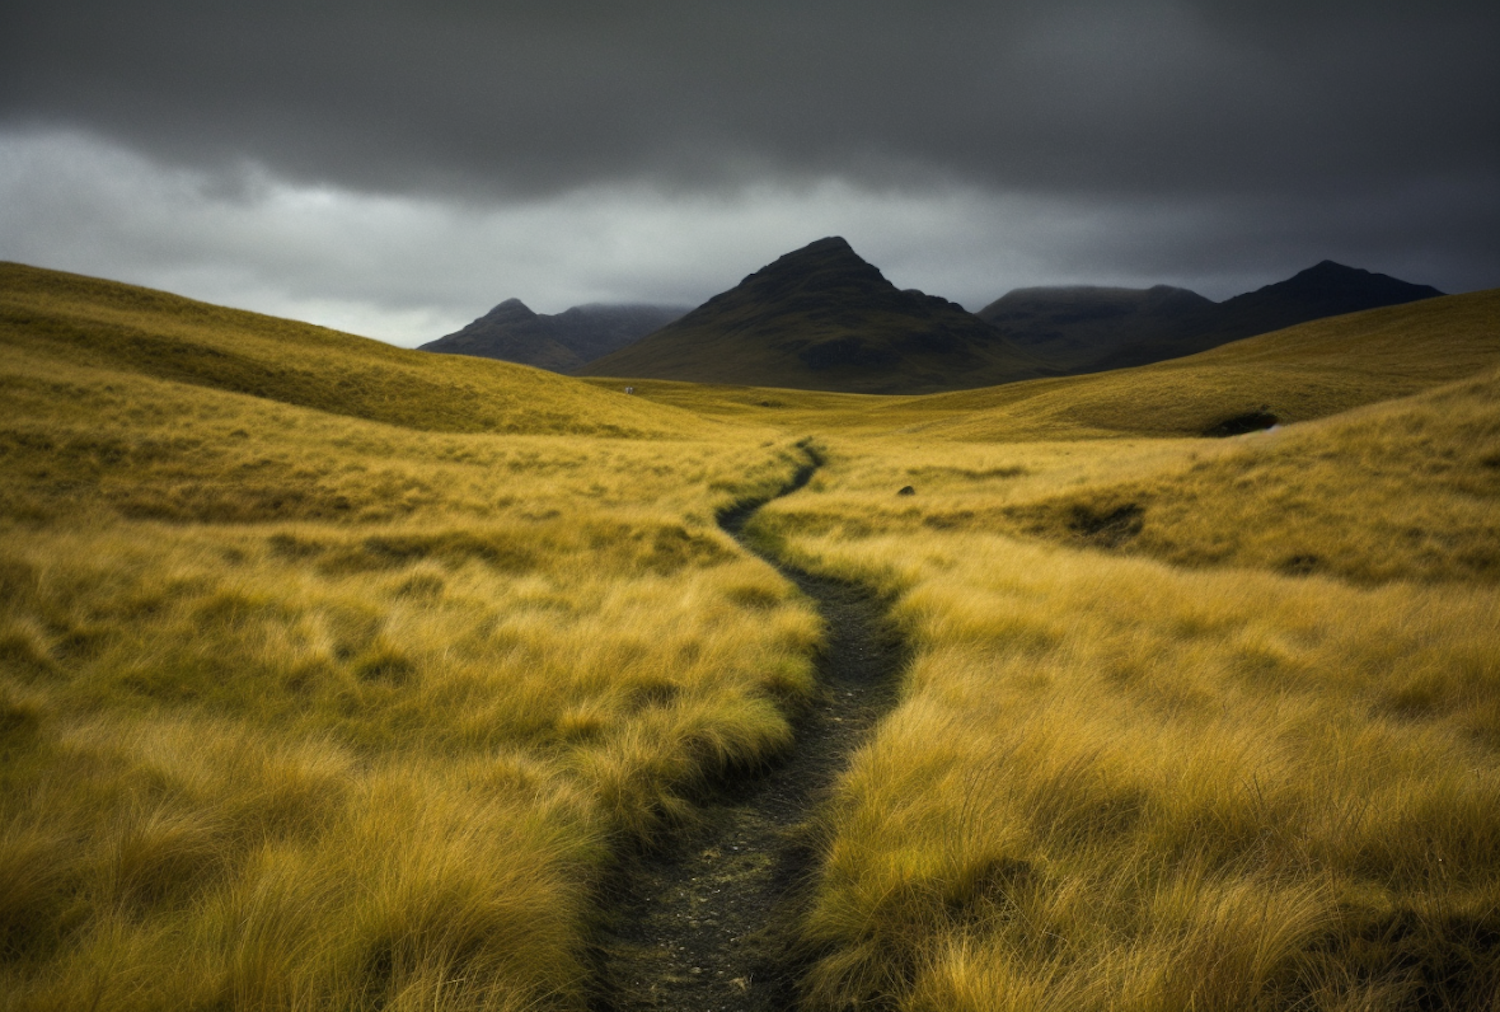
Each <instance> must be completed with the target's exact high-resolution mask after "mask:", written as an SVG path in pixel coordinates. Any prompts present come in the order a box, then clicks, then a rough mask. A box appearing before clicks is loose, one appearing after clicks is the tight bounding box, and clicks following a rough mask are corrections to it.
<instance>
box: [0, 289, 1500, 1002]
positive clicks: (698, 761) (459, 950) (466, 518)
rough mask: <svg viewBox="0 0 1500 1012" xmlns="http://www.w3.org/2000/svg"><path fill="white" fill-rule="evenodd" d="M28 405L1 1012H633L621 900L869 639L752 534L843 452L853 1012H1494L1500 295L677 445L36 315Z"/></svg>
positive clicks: (845, 949) (839, 534)
mask: <svg viewBox="0 0 1500 1012" xmlns="http://www.w3.org/2000/svg"><path fill="white" fill-rule="evenodd" d="M0 366H3V368H0V387H3V390H4V398H3V399H0V468H3V471H0V476H3V481H0V755H3V761H0V782H3V794H0V1007H3V1008H13V1009H77V1008H97V1009H199V1008H237V1009H257V1010H258V1009H313V1008H318V1009H322V1008H355V1009H364V1008H367V1009H375V1008H383V1009H481V1008H484V1009H517V1010H519V1009H535V1008H556V1009H583V1008H585V1007H587V1005H588V1003H589V1000H590V974H591V967H590V963H589V957H588V945H589V943H590V940H591V938H592V937H593V935H594V931H595V927H596V925H597V924H598V922H599V918H600V917H601V916H602V915H603V912H602V911H601V910H600V908H599V905H598V904H599V896H600V894H599V892H598V886H599V883H600V882H601V881H602V880H603V879H604V878H605V877H606V876H607V875H608V874H609V872H610V869H611V867H612V866H613V863H614V862H615V861H616V860H617V859H618V858H619V857H620V856H621V855H624V854H627V853H628V852H629V851H630V850H631V849H632V848H635V847H638V846H641V845H643V844H645V845H649V844H650V843H652V842H653V841H658V840H661V839H663V838H664V837H665V836H667V835H669V834H670V833H671V831H672V829H673V827H674V826H677V825H680V824H681V823H683V822H685V821H689V820H691V819H692V818H693V811H694V800H695V797H696V796H697V792H698V791H699V790H700V789H701V788H702V786H703V785H705V784H708V783H711V782H713V781H715V780H716V779H719V778H723V777H732V776H735V775H736V774H737V773H740V772H742V771H744V770H747V769H750V768H753V767H755V766H757V765H759V764H762V763H765V762H767V761H769V760H771V759H772V758H773V757H774V756H775V755H776V754H777V753H778V752H780V751H782V750H784V749H787V748H789V747H792V746H793V742H792V740H791V732H790V723H789V718H790V717H791V716H792V715H794V713H795V711H796V709H797V708H798V706H799V705H802V703H803V702H804V701H805V700H807V699H808V698H810V696H811V694H812V692H813V690H814V680H813V670H814V660H815V657H816V654H817V651H818V648H819V645H820V643H821V642H822V637H823V631H822V629H821V627H820V623H819V620H818V618H817V616H816V614H815V613H814V612H813V611H812V610H811V608H810V606H809V605H808V604H807V603H806V602H805V601H803V600H802V599H801V598H800V596H799V595H798V594H797V593H796V592H795V590H794V589H793V588H792V587H791V586H790V585H789V584H788V583H786V582H785V581H784V580H782V578H781V577H779V576H778V575H777V574H776V573H775V572H774V571H773V570H772V569H771V568H769V567H768V566H766V565H765V564H764V563H762V562H760V561H758V560H756V559H754V558H752V557H751V556H749V555H748V554H746V553H745V552H744V551H743V550H741V549H740V548H739V547H738V546H737V545H736V544H735V543H734V542H733V541H731V540H730V539H729V538H728V537H727V536H725V535H724V534H723V533H722V532H721V531H719V529H718V528H717V526H716V525H715V522H714V517H715V513H716V511H717V510H718V509H720V508H722V507H724V506H726V505H728V504H730V503H732V502H734V501H736V500H739V499H744V498H747V497H754V496H762V495H767V494H770V493H771V492H772V491H774V490H775V489H776V488H777V487H779V486H780V484H781V483H782V481H783V480H784V479H785V478H786V477H787V476H788V475H789V474H790V472H791V471H792V469H793V468H794V467H795V466H796V465H797V464H798V463H800V462H801V461H802V459H803V456H802V453H801V451H800V449H799V447H798V444H799V443H800V442H802V441H804V440H806V439H808V438H811V439H814V440H816V445H817V447H818V449H819V452H820V454H821V455H822V456H823V457H825V458H826V459H827V465H826V466H825V467H824V468H823V470H822V471H820V472H819V473H818V475H817V476H816V477H815V478H814V479H813V481H812V483H811V484H810V485H809V487H808V488H806V489H805V490H803V491H801V492H798V493H796V494H795V495H793V496H789V497H787V498H785V499H781V500H777V501H775V502H773V503H772V504H771V505H769V506H768V507H766V508H765V509H764V510H763V511H762V513H761V514H760V515H759V516H758V518H757V519H756V520H755V521H754V522H753V533H754V535H755V536H756V537H757V538H758V539H759V540H760V542H761V543H763V544H765V545H768V546H771V547H773V548H774V549H775V550H776V551H778V552H780V553H783V554H784V555H785V556H786V557H788V558H789V559H792V560H795V561H797V562H798V563H799V564H802V565H805V566H808V567H810V568H815V569H818V570H821V571H825V572H832V573H837V574H840V575H843V576H845V577H847V578H849V579H853V580H859V581H863V582H867V583H871V584H875V585H878V586H879V587H881V588H882V589H884V590H887V591H889V592H890V593H892V594H893V595H896V596H897V604H896V605H895V609H894V612H893V616H892V617H893V621H894V622H895V623H896V624H897V625H898V626H899V628H900V629H902V630H903V631H904V633H905V635H906V636H907V638H908V640H909V641H910V643H911V645H912V646H913V648H914V660H913V663H912V666H911V669H910V671H909V673H908V676H907V678H906V681H905V682H904V685H903V690H902V701H901V703H900V705H899V706H898V707H897V709H896V710H895V711H894V712H893V713H892V714H891V715H890V716H889V717H888V718H886V720H885V721H884V722H883V723H882V724H881V725H880V727H879V728H878V729H877V732H876V734H875V735H874V737H873V738H872V739H871V740H870V741H869V743H868V744H867V745H866V746H865V747H864V748H863V749H862V750H861V751H860V752H858V753H857V754H856V755H855V756H854V758H853V761H852V764H851V766H850V768H849V770H848V771H847V773H846V774H845V775H844V777H843V778H842V780H841V781H840V783H839V786H838V788H837V790H836V793H835V795H834V797H833V798H831V799H830V801H829V803H828V804H827V806H825V808H824V810H823V811H822V813H821V814H820V816H819V818H818V823H817V826H816V828H815V832H816V837H817V839H818V840H819V841H820V843H821V852H820V853H821V863H820V866H819V868H818V871H817V875H816V879H815V882H814V885H813V889H814V891H813V898H812V903H811V906H810V907H809V909H808V912H807V914H806V917H805V918H804V920H803V922H802V923H801V924H800V925H799V929H798V930H799V931H800V934H801V938H800V944H801V946H802V949H803V951H804V952H806V953H807V954H808V955H809V958H810V959H811V960H812V962H811V970H810V974H809V977H808V979H807V982H806V993H807V995H808V999H809V1003H810V1004H811V1005H812V1006H813V1007H817V1008H850V1007H877V1008H878V1007H890V1008H899V1009H904V1010H938V1009H973V1010H1001V1009H1014V1010H1032V1009H1086V1010H1087V1009H1098V1010H1105V1009H1120V1010H1124V1009H1130V1010H1136V1009H1139V1010H1174V1009H1292V1008H1296V1009H1327V1010H1356V1009H1370V1010H1374V1009H1430V1008H1437V1009H1453V1010H1461V1009H1482V1008H1485V1007H1487V1006H1489V1005H1494V1004H1496V1003H1500V535H1497V533H1496V532H1497V528H1500V506H1497V502H1500V292H1490V293H1478V294H1475V295H1468V296H1454V297H1448V298H1444V299H1438V300H1433V301H1431V302H1428V303H1418V304H1413V305H1408V306H1401V307H1394V308H1391V309H1383V310H1375V311H1372V312H1369V313H1363V314H1357V315H1355V316H1351V317H1343V318H1338V319H1335V320H1328V321H1321V322H1319V323H1315V324H1308V325H1304V326H1303V327H1299V328H1293V329H1291V330H1288V331H1283V332H1280V333H1278V334H1273V335H1265V336H1263V337H1260V338H1252V339H1250V340H1249V341H1245V342H1239V343H1237V344H1235V345H1231V346H1226V347H1224V348H1221V349H1217V350H1215V351H1212V352H1208V353H1205V354H1203V355H1199V356H1194V357H1192V358H1189V359H1183V360H1178V361H1176V362H1169V363H1160V364H1158V365H1155V366H1149V367H1145V368H1142V369H1136V370H1129V371H1124V372H1119V373H1109V374H1102V375H1099V376H1086V377H1075V378H1070V379H1066V380H1042V381H1034V382H1030V383H1024V384H1015V385H1012V386H1007V387H1001V388H995V389H993V390H981V391H966V392H963V393H960V394H946V395H938V396H933V397H926V398H880V397H868V396H858V395H830V394H818V393H807V392H800V391H784V390H754V389H750V388H735V387H710V386H694V385H690V384H678V383H664V382H640V383H636V384H635V386H636V388H637V390H638V395H637V396H634V397H630V396H626V395H624V394H623V393H621V392H619V387H620V386H622V385H623V384H622V383H619V382H611V381H607V380H589V381H581V380H573V379H568V378H564V377H560V376H554V375H551V374H548V373H543V372H539V371H536V370H532V369H528V368H524V367H520V366H511V365H507V364H505V363H501V362H495V361H490V360H481V359H465V358H460V357H453V356H440V355H430V354H423V353H417V352H407V351H402V350H399V349H393V348H390V347H387V346H384V345H381V344H378V343H376V342H372V341H366V340H363V339H359V338H354V337H351V336H348V335H342V334H337V333H334V332H331V331H327V330H322V329H320V328H315V327H310V326H306V325H302V324H296V323H291V322H288V321H282V320H274V319H271V318H267V317H261V316H256V315H254V314H249V313H242V312H237V311H232V310H226V309H220V308H216V307H211V306H205V305H203V304H200V303H194V302H191V301H189V300H185V299H178V298H175V297H173V296H168V295H164V294H162V293H155V292H147V291H145V290H142V289H137V288H132V287H129V286H124V285H116V284H112V283H109V282H101V281H95V280H92V279H86V278H78V277H74V276H70V275H61V274H56V273H54V272H48V271H41V270H37V269H33V268H25V267H20V266H17V265H3V266H0ZM1261 406H1268V407H1269V408H1270V409H1271V410H1273V411H1275V413H1277V414H1278V416H1280V417H1282V418H1283V419H1284V420H1285V421H1288V422H1292V423H1295V424H1289V425H1286V426H1284V427H1282V428H1279V429H1278V430H1276V431H1273V432H1268V433H1257V434H1251V435H1247V436H1241V437H1235V438H1232V439H1226V440H1213V439H1204V438H1200V437H1198V436H1197V433H1200V432H1202V431H1204V430H1205V429H1207V428H1209V427H1211V426H1212V425H1214V424H1215V423H1217V422H1218V421H1221V420H1223V419H1224V418H1227V417H1231V416H1233V415H1235V414H1239V413H1243V412H1245V411H1252V410H1256V409H1257V408H1259V407H1261ZM906 485H911V486H913V487H914V488H915V489H916V494H915V495H911V496H898V495H896V492H897V490H898V489H900V488H901V487H903V486H906Z"/></svg>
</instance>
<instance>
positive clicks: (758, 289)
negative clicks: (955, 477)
mask: <svg viewBox="0 0 1500 1012" xmlns="http://www.w3.org/2000/svg"><path fill="white" fill-rule="evenodd" d="M1050 372H1051V370H1049V369H1048V368H1047V367H1046V366H1045V365H1044V364H1043V363H1042V362H1041V361H1040V360H1038V359H1037V358H1036V357H1035V356H1033V355H1031V354H1030V353H1028V352H1026V351H1023V350H1021V349H1020V348H1017V347H1016V346H1015V345H1013V344H1011V343H1010V342H1009V341H1008V340H1006V338H1005V337H1004V335H1002V334H1001V333H1000V331H999V330H998V329H996V328H995V327H993V326H991V325H990V324H988V323H986V322H985V321H984V320H981V319H979V318H978V317H977V316H975V315H973V314H972V313H969V312H967V311H965V310H964V309H963V307H961V306H959V305H957V304H956V303H952V302H949V301H947V300H946V299H941V298H938V297H936V296H932V295H927V294H924V293H922V292H919V291H916V290H906V291H902V290H900V289H898V288H896V286H895V285H893V284H891V283H890V282H889V281H887V280H886V278H885V277H884V275H882V274H881V273H880V271H879V270H878V269H877V268H876V267H874V266H873V265H871V264H869V263H867V262H866V261H865V260H863V259H861V258H860V257H859V255H858V254H856V253H855V252H854V250H853V249H852V248H851V247H850V246H849V244H848V242H846V241H845V240H844V239H842V238H839V237H837V236H832V237H829V238H825V239H820V240H818V241H817V242H814V243H811V244H809V245H807V246H805V247H803V248H802V249H799V250H796V251H794V252H791V253H788V254H786V255H785V256H783V257H781V258H780V259H778V260H776V261H775V262H774V263H772V264H769V265H768V266H766V267H764V268H762V269H761V270H759V271H756V272H755V273H754V274H751V275H750V276H748V277H747V278H745V279H744V280H743V281H741V282H740V283H739V284H738V285H736V286H735V287H734V288H731V289H730V290H728V291H726V292H721V293H720V294H718V295H715V296H714V297H713V298H711V299H709V300H708V301H707V302H705V303H704V304H703V305H701V306H699V307H698V308H697V309H695V310H693V311H692V312H691V313H689V314H687V315H686V316H684V317H683V318H682V319H680V320H677V321H676V322H675V323H671V324H669V325H667V326H666V327H663V328H662V329H661V330H658V331H656V332H655V333H653V334H649V335H647V336H646V337H644V338H642V339H641V340H639V341H637V342H636V343H634V344H632V345H630V346H629V347H627V348H624V349H622V350H620V351H617V352H614V353H613V354H610V355H606V356H604V357H603V358H601V359H599V360H597V361H595V362H592V363H590V364H589V365H588V366H587V367H586V368H584V369H582V370H580V375H586V376H630V377H639V378H649V379H676V380H691V381H694V382H701V383H737V384H747V385H753V386H774V387H788V388H792V389H801V390H842V391H849V392H856V393H921V392H927V391H937V390H948V389H953V388H954V387H959V386H990V385H995V384H999V383H1008V382H1012V381H1014V380H1019V379H1030V378H1034V377H1037V376H1043V375H1048V374H1050Z"/></svg>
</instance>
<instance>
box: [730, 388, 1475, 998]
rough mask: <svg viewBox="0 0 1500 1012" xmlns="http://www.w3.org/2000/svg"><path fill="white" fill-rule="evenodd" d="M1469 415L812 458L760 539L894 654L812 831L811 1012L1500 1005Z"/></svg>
mask: <svg viewBox="0 0 1500 1012" xmlns="http://www.w3.org/2000/svg"><path fill="white" fill-rule="evenodd" d="M1497 393H1500V373H1497V372H1495V371H1494V370H1491V371H1489V372H1487V373H1486V374H1483V375H1481V376H1479V377H1476V378H1473V379H1469V380H1464V381H1460V382H1457V383H1453V384H1448V385H1445V386H1442V387H1438V388H1436V389H1433V390H1431V391H1429V392H1427V393H1423V394H1419V395H1416V396H1413V397H1411V398H1407V399H1405V400H1398V401H1394V402H1387V403H1380V404H1374V405H1370V406H1368V407H1364V408H1360V409H1357V410H1355V411H1351V412H1348V413H1345V414H1341V415H1337V416H1334V417H1330V418H1327V419H1325V420H1323V421H1321V422H1317V423H1311V424H1308V425H1306V426H1294V427H1292V428H1290V429H1288V430H1285V431H1284V432H1280V433H1272V434H1256V435H1251V436H1245V437H1241V438H1239V439H1236V440H1229V441H1223V440H1206V439H1175V440H1159V439H1157V440H1150V439H1137V440H1121V439H1112V440H1108V441H1101V442H1090V441H1087V440H1071V441H1068V442H1061V443H1035V442H1033V443H1003V442H995V443H990V444H974V443H965V442H952V443H928V444H925V445H923V446H914V445H912V444H911V443H910V442H908V441H907V440H905V439H902V438H897V437H894V436H884V437H875V436H869V435H865V436H863V437H861V438H846V439H845V440H843V441H836V442H833V443H832V444H831V446H830V447H829V450H828V456H829V458H830V464H829V466H828V467H827V468H826V469H825V470H824V472H823V473H821V474H820V475H819V477H818V478H817V479H816V480H815V481H814V483H813V484H812V486H811V487H810V489H809V491H808V493H807V494H805V495H803V496H801V497H792V498H789V499H786V500H781V501H778V502H776V503H773V504H771V505H770V506H769V507H767V509H766V510H764V511H763V512H762V514H761V516H760V517H759V518H758V520H757V524H758V534H759V537H761V538H762V540H763V541H764V542H765V543H767V544H772V545H775V546H777V548H778V550H779V551H781V552H783V553H787V554H789V555H790V556H791V557H792V558H794V559H795V560H796V561H797V562H798V563H799V564H802V565H805V566H808V567H811V568H814V569H816V570H819V571H825V572H832V573H837V574H841V575H842V576H844V577H845V578H848V579H853V580H859V581H862V582H873V583H875V584H877V585H879V586H881V587H882V588H883V589H885V590H886V591H888V592H890V593H893V594H898V595H899V596H900V604H899V605H898V606H897V610H896V617H897V620H898V622H899V623H900V625H901V627H902V628H903V629H904V630H905V631H906V633H907V635H908V637H909V638H910V639H911V641H912V643H913V644H914V646H915V647H916V657H915V660H914V663H913V666H912V668H911V671H910V673H909V675H908V679H907V682H906V692H905V696H904V700H903V703H902V705H901V706H900V707H899V708H898V709H897V710H896V712H895V713H894V714H893V715H891V717H889V718H888V719H887V721H886V722H885V723H884V724H883V725H882V726H881V728H880V730H879V733H878V734H877V736H876V737H875V739H874V741H872V742H871V743H870V745H869V746H868V747H867V748H865V749H864V750H862V751H861V752H859V753H858V754H857V755H856V756H855V759H854V762H853V764H852V766H851V768H850V770H849V771H848V773H847V774H846V775H845V776H844V778H843V780H842V782H841V784H840V786H839V789H838V792H837V795H836V797H835V799H834V801H833V803H832V805H831V806H830V807H829V809H828V810H827V812H826V815H825V819H824V822H823V825H822V827H821V838H822V840H823V853H824V863H823V868H822V872H821V875H820V877H819V880H818V884H817V888H816V896H815V901H814V905H813V907H812V909H811V911H810V913H809V914H808V916H807V918H806V919H805V921H804V922H803V925H802V940H803V944H804V946H805V947H806V951H807V952H808V954H809V956H810V958H812V959H813V961H814V969H813V970H812V972H811V974H810V976H809V978H808V980H807V982H806V990H807V993H808V995H809V997H810V1000H811V1001H812V1004H813V1005H814V1007H819V1008H822V1007H827V1008H843V1007H853V1006H856V1005H859V1004H863V1003H870V1002H876V1001H889V1002H891V1003H892V1004H893V1005H894V1006H895V1007H898V1008H901V1009H910V1010H918V1009H920V1010H937V1009H945V1010H949V1009H974V1010H980V1009H993V1008H997V1007H999V1008H1017V1009H1053V1008H1058V1009H1062V1008H1067V1009H1098V1010H1104V1009H1118V1008H1173V1009H1176V1008H1223V1009H1284V1008H1314V1009H1348V1008H1371V1009H1429V1008H1440V1009H1452V1010H1460V1009H1473V1008H1486V1007H1490V1006H1491V1005H1492V1004H1493V1003H1494V1002H1495V1001H1497V1000H1500V945H1497V939H1500V847H1497V846H1496V841H1500V705H1497V700H1500V557H1497V555H1496V540H1495V534H1494V532H1495V518H1496V517H1497V516H1500V480H1497V470H1496V461H1497V460H1500V397H1497ZM905 485H911V486H912V487H913V488H914V489H915V490H916V491H915V494H913V495H904V496H903V495H898V494H896V493H897V490H898V489H900V488H902V487H903V486H905ZM1122 551H1124V552H1130V553H1140V554H1145V553H1149V554H1151V555H1154V556H1157V557H1158V558H1157V559H1147V558H1131V557H1122V555H1121V554H1120V553H1121V552H1122ZM1158 559H1162V560H1168V561H1165V562H1164V561H1158ZM1183 563H1186V564H1188V565H1187V566H1184V565H1182V564H1183Z"/></svg>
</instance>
